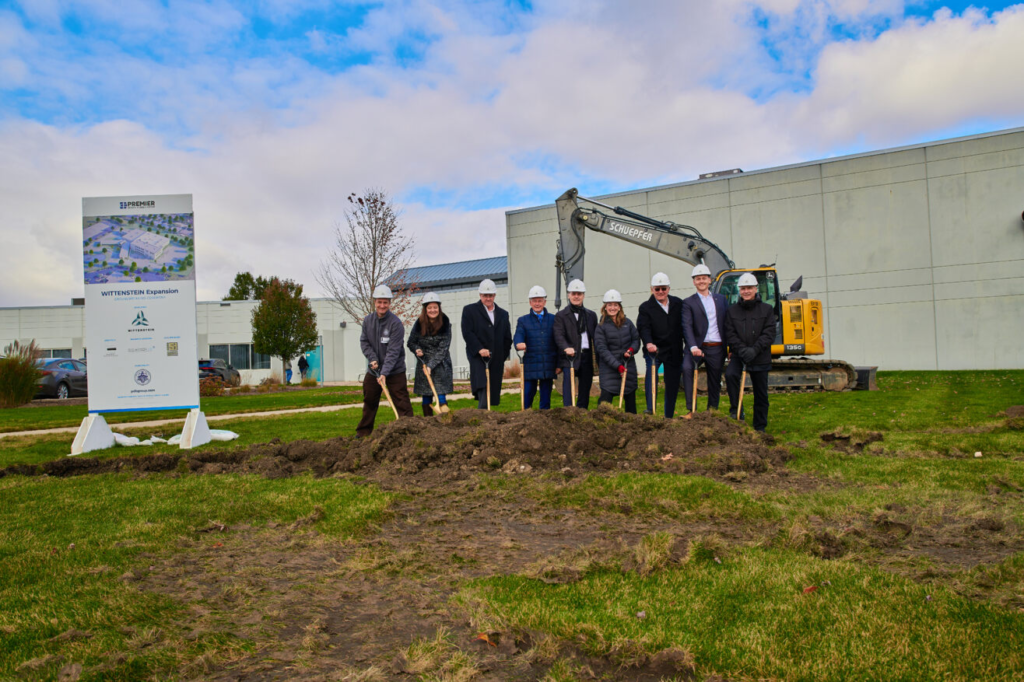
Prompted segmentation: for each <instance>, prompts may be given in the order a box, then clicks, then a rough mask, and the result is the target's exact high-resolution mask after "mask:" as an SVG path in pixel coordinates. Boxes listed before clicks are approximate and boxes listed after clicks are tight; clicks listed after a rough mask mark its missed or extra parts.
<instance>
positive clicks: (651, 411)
mask: <svg viewBox="0 0 1024 682" xmlns="http://www.w3.org/2000/svg"><path fill="white" fill-rule="evenodd" d="M644 414H654V410H644Z"/></svg>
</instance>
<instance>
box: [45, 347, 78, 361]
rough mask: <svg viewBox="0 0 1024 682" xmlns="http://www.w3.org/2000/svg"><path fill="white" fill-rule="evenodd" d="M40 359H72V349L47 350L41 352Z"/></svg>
mask: <svg viewBox="0 0 1024 682" xmlns="http://www.w3.org/2000/svg"><path fill="white" fill-rule="evenodd" d="M39 357H41V358H47V359H49V358H70V357H71V349H70V348H50V349H47V350H43V351H40V354H39Z"/></svg>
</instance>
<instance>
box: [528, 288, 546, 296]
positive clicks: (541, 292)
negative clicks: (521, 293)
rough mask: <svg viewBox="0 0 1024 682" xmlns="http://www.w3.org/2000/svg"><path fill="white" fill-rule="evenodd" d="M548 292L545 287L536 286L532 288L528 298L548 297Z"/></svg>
mask: <svg viewBox="0 0 1024 682" xmlns="http://www.w3.org/2000/svg"><path fill="white" fill-rule="evenodd" d="M547 297H548V292H546V291H544V287H541V286H535V287H531V288H530V295H529V296H528V297H527V298H547Z"/></svg>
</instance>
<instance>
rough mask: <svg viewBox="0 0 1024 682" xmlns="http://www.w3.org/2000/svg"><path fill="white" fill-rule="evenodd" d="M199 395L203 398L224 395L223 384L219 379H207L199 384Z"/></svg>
mask: <svg viewBox="0 0 1024 682" xmlns="http://www.w3.org/2000/svg"><path fill="white" fill-rule="evenodd" d="M199 395H201V396H203V397H204V398H210V397H212V396H218V395H224V382H223V381H221V380H220V378H219V377H207V378H206V379H203V380H202V381H200V382H199Z"/></svg>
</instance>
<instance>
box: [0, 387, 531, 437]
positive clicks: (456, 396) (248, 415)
mask: <svg viewBox="0 0 1024 682" xmlns="http://www.w3.org/2000/svg"><path fill="white" fill-rule="evenodd" d="M509 393H517V394H518V393H519V388H518V387H517V388H505V389H502V391H501V394H502V395H506V394H509ZM472 397H473V396H472V395H471V394H469V393H453V394H451V395H450V396H449V400H469V399H471V398H472ZM416 404H417V403H414V406H415V405H416ZM357 408H358V409H362V408H363V404H362V403H349V404H348V405H323V406H321V407H298V408H294V409H290V410H273V411H270V412H236V413H233V414H215V415H206V421H207V423H210V422H219V421H228V420H231V419H252V418H263V417H280V416H282V415H286V414H299V413H302V412H337V411H339V410H354V409H357ZM381 408H382V409H385V410H386V409H388V408H387V405H386V404H385V403H384V401H383V400H382V401H381ZM184 421H185V420H184V418H182V419H154V420H151V421H145V422H121V423H117V424H111V425H110V428H111V430H113V431H124V430H125V429H142V428H153V427H157V426H168V425H171V424H183V423H184ZM61 433H78V427H77V426H62V427H58V428H55V429H38V430H35V431H10V432H8V433H0V439H3V438H11V437H16V436H51V435H57V434H61Z"/></svg>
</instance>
